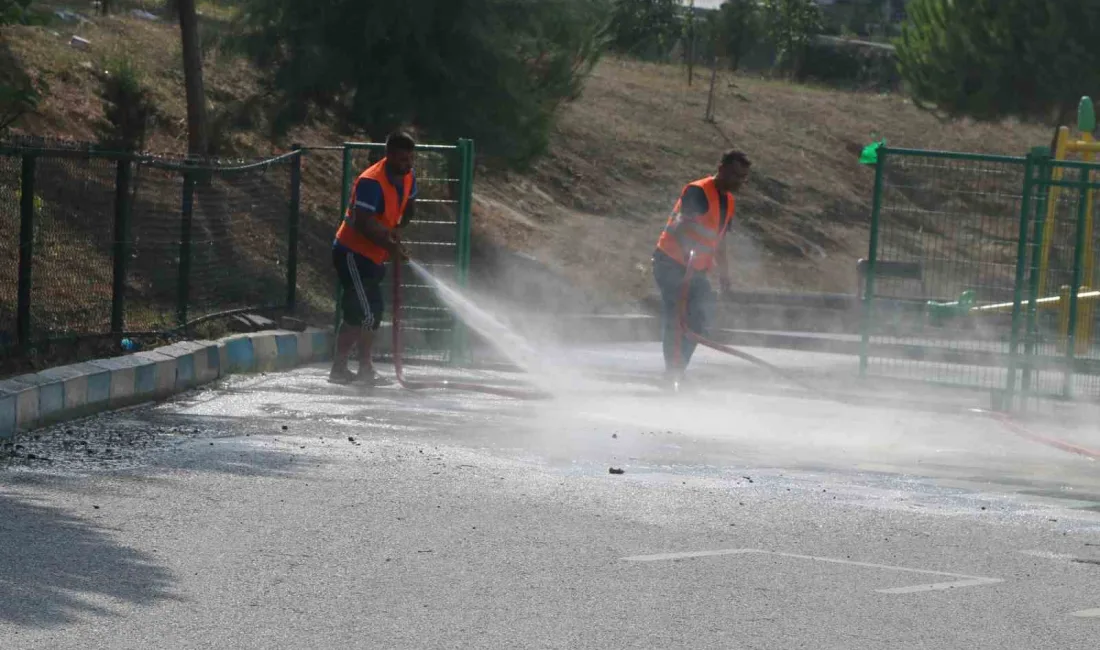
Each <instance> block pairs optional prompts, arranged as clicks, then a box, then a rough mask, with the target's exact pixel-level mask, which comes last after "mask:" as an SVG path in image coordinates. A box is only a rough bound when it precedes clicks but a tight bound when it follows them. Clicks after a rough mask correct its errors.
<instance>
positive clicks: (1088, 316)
mask: <svg viewBox="0 0 1100 650" xmlns="http://www.w3.org/2000/svg"><path fill="white" fill-rule="evenodd" d="M1081 291H1088V287H1081ZM1095 314H1096V300H1095V299H1089V300H1081V296H1080V295H1078V296H1077V336H1076V339H1077V348H1076V350H1077V352H1076V354H1078V355H1080V356H1085V355H1087V354H1088V352H1089V348H1090V347H1091V346H1092V323H1093V316H1094V315H1095Z"/></svg>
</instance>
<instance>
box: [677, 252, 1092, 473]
mask: <svg viewBox="0 0 1100 650" xmlns="http://www.w3.org/2000/svg"><path fill="white" fill-rule="evenodd" d="M694 256H695V252H694V251H692V252H691V254H690V255H689V256H688V264H687V270H686V271H685V272H684V280H683V283H682V284H681V286H680V296H679V300H678V301H677V313H678V318H677V319H676V329H677V334H678V336H677V337H676V345H675V351H676V352H675V355H674V358H675V359H676V362H677V366H679V363H680V360H681V359H682V357H683V351H682V349H681V348H682V346H683V338H684V336H687V337H688V338H690V339H691V340H692V341H695V343H696V344H697V345H703V346H706V347H708V348H711V349H713V350H717V351H719V352H724V353H726V354H729V355H732V356H735V357H738V358H740V359H744V360H746V361H748V362H750V363H754V364H756V365H758V366H761V367H763V368H767V369H768V370H770V371H772V372H774V373H775V374H777V375H779V376H780V377H782V378H784V379H786V380H787V381H789V382H791V383H793V384H795V385H797V386H800V387H801V388H804V389H806V390H808V391H810V392H812V393H820V394H822V395H826V396H828V397H829V398H830V399H833V400H835V401H838V402H841V403H846V404H851V402H849V401H847V400H845V399H844V398H843V397H842V396H838V395H836V394H830V392H829V391H827V390H824V389H821V388H814V387H812V386H810V385H808V384H806V383H804V382H801V381H799V380H798V379H795V378H794V377H792V376H791V375H790V374H789V373H786V372H784V371H782V370H780V369H779V368H776V367H775V366H773V365H772V364H770V363H768V362H766V361H764V360H762V359H758V358H756V357H754V356H752V355H751V354H748V353H746V352H741V351H740V350H736V349H734V348H732V347H730V346H728V345H723V344H721V343H717V342H715V341H711V340H709V339H707V338H704V337H703V336H700V335H699V334H697V333H696V332H693V331H691V328H689V327H688V326H687V323H686V321H687V299H688V295H689V291H690V287H691V279H692V278H693V277H694V276H695V269H694V268H692V265H691V262H692V259H693V258H694ZM978 412H980V413H982V414H983V415H987V416H989V417H991V418H993V419H994V420H996V421H997V422H998V423H1000V425H1001V426H1003V427H1004V428H1006V429H1008V430H1009V431H1011V432H1012V433H1014V434H1016V435H1018V436H1020V437H1021V438H1024V439H1027V440H1030V441H1032V442H1037V443H1040V444H1044V445H1047V446H1048V447H1053V448H1055V449H1060V450H1062V451H1065V452H1068V453H1071V454H1077V455H1079V456H1084V457H1085V458H1088V459H1090V460H1100V451H1098V450H1095V449H1089V448H1087V447H1081V446H1079V445H1075V444H1072V443H1069V442H1066V441H1064V440H1059V439H1058V438H1051V437H1050V436H1045V435H1043V434H1040V433H1035V432H1034V431H1031V430H1030V429H1028V428H1027V427H1025V426H1023V425H1022V424H1020V423H1019V422H1016V421H1014V420H1013V419H1012V418H1011V417H1009V416H1008V415H1005V414H1004V413H997V412H993V411H984V410H980V411H978Z"/></svg>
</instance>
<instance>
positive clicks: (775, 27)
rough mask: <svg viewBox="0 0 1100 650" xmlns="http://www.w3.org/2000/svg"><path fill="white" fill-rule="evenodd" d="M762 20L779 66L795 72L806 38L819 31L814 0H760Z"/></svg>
mask: <svg viewBox="0 0 1100 650" xmlns="http://www.w3.org/2000/svg"><path fill="white" fill-rule="evenodd" d="M764 24H765V28H766V30H767V33H768V37H769V38H771V40H772V42H774V43H775V47H776V63H777V65H778V66H779V68H780V69H781V70H786V71H787V72H788V73H790V74H793V75H794V76H796V77H797V76H799V75H800V74H801V70H802V61H803V60H804V58H805V54H806V48H807V47H809V45H810V40H811V39H812V38H813V37H814V36H815V35H816V34H818V33H819V32H820V31H821V25H822V18H821V9H820V8H819V7H818V4H817V1H816V0H764Z"/></svg>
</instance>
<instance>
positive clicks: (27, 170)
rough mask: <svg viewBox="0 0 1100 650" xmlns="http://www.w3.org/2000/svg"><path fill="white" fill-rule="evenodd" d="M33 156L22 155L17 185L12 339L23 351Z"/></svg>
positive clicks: (26, 336)
mask: <svg viewBox="0 0 1100 650" xmlns="http://www.w3.org/2000/svg"><path fill="white" fill-rule="evenodd" d="M35 162H36V160H35V157H34V156H30V155H24V156H23V173H22V178H21V179H20V184H19V192H20V195H19V288H18V299H17V307H16V309H17V312H16V326H15V331H16V337H17V338H18V339H19V344H20V345H21V346H23V347H24V348H26V347H29V346H30V343H31V268H32V266H33V265H32V260H33V258H34V216H35V215H34V198H35V194H34V176H35V172H34V168H35Z"/></svg>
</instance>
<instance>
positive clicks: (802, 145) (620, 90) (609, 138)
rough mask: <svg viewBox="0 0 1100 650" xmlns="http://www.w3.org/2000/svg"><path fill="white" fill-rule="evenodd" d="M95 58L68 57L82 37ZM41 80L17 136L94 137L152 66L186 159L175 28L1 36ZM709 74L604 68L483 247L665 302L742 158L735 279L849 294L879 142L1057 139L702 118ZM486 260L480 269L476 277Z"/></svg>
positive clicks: (311, 241)
mask: <svg viewBox="0 0 1100 650" xmlns="http://www.w3.org/2000/svg"><path fill="white" fill-rule="evenodd" d="M74 33H75V34H79V35H81V36H84V37H85V38H88V39H89V40H90V41H91V42H92V49H91V51H89V52H81V51H78V50H75V49H72V48H69V47H68V46H67V44H66V43H67V40H68V37H69V36H70V35H71V34H74ZM0 41H2V42H0V48H6V49H7V50H9V51H10V52H11V54H12V55H14V57H15V58H16V59H17V60H18V61H19V62H20V63H21V64H22V65H23V66H25V67H26V68H27V69H28V70H30V71H31V72H32V73H33V74H36V75H41V76H42V77H44V78H45V79H47V80H48V81H49V83H50V86H51V93H50V96H49V98H48V99H47V100H46V102H45V103H44V104H43V106H42V107H41V111H40V113H39V114H38V115H35V116H32V117H30V118H28V119H26V120H25V121H24V123H23V124H22V125H21V130H23V131H25V132H28V133H34V134H39V135H51V136H59V137H69V138H75V139H90V138H92V137H93V135H94V128H93V127H94V124H95V122H96V121H97V120H98V119H100V116H101V114H102V105H101V102H100V100H99V99H98V97H97V95H96V90H97V88H98V81H97V80H96V78H95V76H94V75H93V69H94V67H95V66H98V65H101V64H102V63H101V62H102V60H103V57H104V55H111V54H115V53H118V52H123V51H129V52H131V53H136V54H138V55H139V57H140V59H139V60H140V63H141V65H142V67H143V68H144V70H145V72H146V75H147V83H148V85H149V87H150V88H151V90H152V92H153V95H154V97H155V99H156V102H157V106H158V116H157V122H156V127H155V131H154V133H153V135H152V137H151V138H150V141H149V144H148V147H149V149H150V150H153V151H182V150H183V148H184V147H185V142H186V133H185V116H186V111H185V104H184V100H183V75H182V71H181V69H180V65H179V59H180V57H179V44H178V32H177V30H176V28H175V27H174V26H172V25H170V24H165V23H152V22H149V21H144V20H139V19H134V18H129V17H122V18H107V19H101V18H97V19H96V20H95V22H94V24H91V25H82V26H74V25H62V26H54V27H47V28H12V29H10V30H6V31H5V32H4V34H3V35H2V36H0ZM206 63H207V70H206V81H207V90H208V94H209V98H210V101H211V104H212V106H213V108H214V110H215V111H217V110H219V109H221V108H223V107H226V106H230V105H231V104H233V103H234V102H236V101H239V100H244V99H247V98H248V97H250V96H252V95H254V94H255V93H256V92H257V91H258V84H257V83H256V74H255V71H254V70H252V69H251V68H250V67H249V66H248V64H247V63H245V62H243V61H240V60H235V59H233V58H231V57H228V56H226V55H225V54H222V53H218V52H216V51H215V52H211V53H210V54H209V55H208V57H207V61H206ZM706 86H707V85H706V80H705V78H703V79H700V78H698V77H697V81H696V83H695V84H694V85H693V86H692V87H688V86H687V84H686V79H685V75H684V74H683V72H682V70H681V69H679V68H677V67H674V66H661V65H651V64H642V63H635V62H628V61H622V60H618V59H614V58H611V59H607V60H605V61H604V62H603V63H602V64H601V65H600V66H599V67H598V68H597V69H596V71H595V74H594V75H593V77H592V79H591V80H590V82H589V83H588V86H587V89H586V92H585V94H584V96H583V97H582V98H581V99H580V100H579V101H577V102H575V103H573V104H571V105H569V106H567V107H566V108H565V109H564V110H563V113H562V116H561V120H560V123H559V126H558V128H557V130H556V133H555V134H554V137H553V142H552V146H551V151H550V153H549V155H548V156H547V157H545V158H544V159H543V160H542V161H540V162H539V163H538V164H537V165H536V167H535V168H534V169H533V170H531V171H530V172H529V173H527V174H524V175H518V174H500V175H490V174H486V173H484V172H482V173H481V174H480V176H479V178H478V184H477V187H476V190H475V232H476V234H477V236H478V237H479V239H480V241H482V242H484V243H489V244H495V245H497V246H502V247H505V248H507V249H510V250H513V251H520V252H524V253H527V254H530V255H532V256H534V257H535V258H536V259H537V260H539V262H541V263H542V264H543V265H545V266H546V267H550V268H551V269H553V270H554V271H556V272H558V273H559V274H560V275H561V276H564V277H565V278H567V279H568V280H569V281H570V282H571V283H573V284H575V285H577V286H579V287H582V288H583V289H584V290H585V292H586V293H588V294H589V295H593V296H600V297H603V298H606V299H608V300H609V301H614V302H620V301H621V302H631V301H634V300H638V299H644V298H645V297H646V296H649V295H651V294H652V293H653V289H652V281H651V279H650V277H649V275H648V270H647V265H646V262H647V260H648V257H649V253H650V252H651V250H652V247H653V244H654V242H655V240H656V237H657V234H658V232H659V230H660V228H661V226H662V225H663V222H664V219H665V216H666V215H667V213H668V210H669V209H670V207H671V205H672V203H673V202H674V200H675V198H676V195H677V193H678V192H679V190H680V188H681V187H682V185H683V184H684V183H685V182H687V181H690V180H693V179H695V178H699V177H701V176H703V175H705V174H707V173H709V172H710V171H711V170H712V169H713V165H714V162H715V160H716V158H717V157H718V155H719V154H720V152H721V151H723V150H725V149H727V148H730V147H736V148H739V149H743V150H745V151H746V152H748V154H749V155H750V157H751V158H752V159H753V160H754V161H755V165H754V168H753V169H754V176H753V178H752V180H751V181H750V183H749V184H748V186H747V188H746V189H745V190H744V192H743V196H742V197H741V198H740V202H739V204H738V205H739V213H738V214H739V217H740V218H741V220H742V223H743V225H744V227H743V228H742V229H741V230H740V231H739V232H738V233H737V235H736V237H735V241H734V244H733V245H734V247H735V248H734V250H735V259H736V260H737V263H736V265H735V266H736V276H737V277H736V280H737V283H738V284H739V285H740V286H743V287H746V288H776V289H778V288H786V289H791V288H800V289H805V290H826V291H850V290H852V286H853V282H854V268H853V267H854V262H855V260H856V259H857V258H858V257H859V256H861V255H862V254H864V253H865V248H866V237H867V232H866V230H867V222H868V215H869V203H870V197H871V180H872V179H871V176H872V174H871V171H870V170H869V169H868V168H866V167H860V166H859V165H857V164H856V158H857V156H858V152H859V150H860V148H861V147H862V146H863V145H864V144H866V143H867V142H869V141H870V140H871V138H872V134H873V133H880V134H882V135H884V136H885V137H886V138H887V139H888V140H889V142H890V144H891V145H895V146H907V147H927V148H941V149H952V150H969V151H986V152H998V153H1013V154H1018V153H1021V152H1023V151H1025V150H1026V149H1027V148H1029V147H1030V146H1032V145H1035V144H1041V143H1043V142H1045V141H1046V140H1047V138H1048V135H1049V134H1048V132H1047V131H1045V130H1042V129H1036V128H1033V127H1022V126H1013V125H1002V126H992V125H973V124H968V123H959V122H956V123H946V124H945V123H940V122H939V121H937V120H936V119H935V118H933V117H932V116H930V115H928V114H926V113H923V112H921V111H919V110H918V109H916V108H915V107H914V106H912V105H911V104H910V103H909V102H908V101H906V100H905V99H903V98H901V97H898V96H880V95H869V94H859V93H849V92H841V91H836V90H829V89H821V88H811V87H805V86H795V85H790V84H786V83H781V82H775V81H766V80H759V79H750V78H745V77H740V76H737V77H734V76H730V75H726V74H724V73H723V74H721V75H720V76H719V84H718V91H717V95H716V105H717V113H716V116H717V120H716V122H715V123H713V124H708V123H706V122H704V121H703V119H702V116H703V112H704V107H705V104H706V100H707V96H706V95H707V87H706ZM346 137H348V135H347V134H337V133H335V132H333V131H331V130H329V129H326V128H311V129H308V130H302V131H299V132H297V133H294V134H292V137H291V138H288V139H287V142H289V141H298V142H303V143H307V144H332V143H336V142H339V141H341V140H343V139H345V138H346ZM226 142H227V145H228V147H229V149H230V150H231V151H232V152H233V153H234V154H237V155H242V156H244V155H266V154H269V153H271V152H272V151H273V150H275V149H277V148H278V147H279V146H285V145H286V142H283V143H272V142H271V141H269V140H268V139H267V138H265V137H263V135H262V133H261V132H258V131H256V130H248V129H241V130H239V131H237V132H234V133H232V134H230V135H229V137H228V138H227V140H226ZM305 181H306V187H305V188H304V201H305V203H306V206H305V208H306V209H305V211H304V212H305V223H304V237H305V239H306V241H305V257H306V258H307V261H306V264H305V269H304V270H303V273H304V277H303V284H304V285H305V286H303V289H304V291H305V292H306V293H307V294H311V295H317V296H324V295H326V293H327V291H326V287H327V285H326V282H327V280H328V278H327V271H328V268H327V267H328V261H327V257H326V256H325V246H326V243H327V240H328V238H329V237H330V236H331V226H332V221H333V219H332V217H333V214H332V213H333V212H335V206H336V205H337V204H338V199H337V197H338V186H339V165H338V162H337V157H336V156H335V155H327V156H318V157H316V158H315V159H311V160H309V161H307V167H306V176H305ZM476 263H477V261H476V260H475V264H476Z"/></svg>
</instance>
